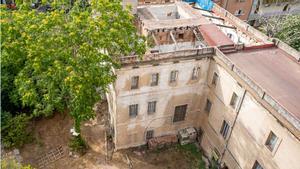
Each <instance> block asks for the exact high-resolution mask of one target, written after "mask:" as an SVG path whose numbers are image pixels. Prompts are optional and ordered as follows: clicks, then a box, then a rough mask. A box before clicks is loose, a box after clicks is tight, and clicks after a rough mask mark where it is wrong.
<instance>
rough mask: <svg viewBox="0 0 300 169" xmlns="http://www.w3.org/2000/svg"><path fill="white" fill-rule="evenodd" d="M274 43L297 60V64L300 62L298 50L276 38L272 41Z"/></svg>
mask: <svg viewBox="0 0 300 169" xmlns="http://www.w3.org/2000/svg"><path fill="white" fill-rule="evenodd" d="M272 41H273V42H274V43H275V45H276V46H277V47H278V48H280V49H282V50H284V51H285V52H286V53H288V54H289V55H291V56H292V57H293V58H295V59H296V61H297V62H300V52H298V51H297V50H296V49H294V48H292V47H290V46H289V45H287V44H286V43H284V42H282V41H280V40H279V39H276V38H274V39H272Z"/></svg>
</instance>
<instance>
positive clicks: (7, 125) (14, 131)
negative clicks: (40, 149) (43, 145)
mask: <svg viewBox="0 0 300 169" xmlns="http://www.w3.org/2000/svg"><path fill="white" fill-rule="evenodd" d="M29 120H30V117H29V116H27V115H26V114H18V115H15V116H12V115H11V114H10V113H8V112H2V113H1V136H2V144H3V145H4V147H6V148H11V147H21V146H22V145H24V144H25V143H27V142H28V141H30V140H31V134H30V132H29V131H28V130H27V124H28V123H29Z"/></svg>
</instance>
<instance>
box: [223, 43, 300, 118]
mask: <svg viewBox="0 0 300 169" xmlns="http://www.w3.org/2000/svg"><path fill="white" fill-rule="evenodd" d="M226 56H227V57H228V58H229V59H230V60H231V61H232V62H233V64H234V65H236V66H237V67H239V68H240V69H241V70H242V71H243V72H244V73H245V74H246V75H247V76H249V78H250V79H251V80H253V81H254V82H255V83H256V84H258V85H259V86H260V87H261V88H262V89H263V90H264V91H265V92H266V93H268V94H269V95H270V96H271V97H272V98H273V99H274V100H276V101H277V102H278V103H279V104H280V105H281V106H282V107H283V108H284V109H286V110H287V111H288V112H289V113H290V114H291V115H292V116H294V117H295V118H296V119H297V120H298V121H300V104H299V103H300V102H299V101H300V64H299V62H297V61H296V60H295V59H294V58H293V57H292V56H291V55H289V54H288V53H286V52H285V51H283V50H282V49H279V48H276V47H271V48H265V49H259V50H258V49H256V50H255V49H254V50H244V51H240V52H237V53H232V54H227V55H226Z"/></svg>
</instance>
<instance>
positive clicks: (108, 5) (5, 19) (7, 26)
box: [1, 0, 145, 132]
mask: <svg viewBox="0 0 300 169" xmlns="http://www.w3.org/2000/svg"><path fill="white" fill-rule="evenodd" d="M42 2H43V3H44V4H47V3H49V4H51V7H52V8H51V10H50V11H47V12H38V11H36V10H32V9H30V7H29V6H30V4H29V3H27V1H17V2H16V3H17V6H18V10H6V9H2V10H1V27H2V31H1V39H2V44H1V50H2V58H1V60H2V65H1V68H2V70H3V71H5V73H4V76H3V78H2V79H1V80H2V83H3V86H4V88H3V90H2V89H1V92H2V94H1V95H2V96H5V98H8V99H9V101H10V103H11V105H13V106H16V105H18V104H19V103H20V105H22V107H28V108H30V110H32V114H33V116H35V117H36V116H49V115H51V114H52V113H53V112H54V111H59V112H63V111H65V110H68V111H69V112H70V114H71V116H72V117H73V118H74V122H75V129H76V131H77V132H80V123H81V121H83V120H87V119H90V118H93V117H94V112H93V110H92V108H93V106H94V104H95V103H96V102H97V101H99V99H101V97H100V93H103V92H105V91H106V90H107V87H108V85H109V84H110V83H112V82H113V81H114V79H115V76H114V75H113V72H112V69H113V67H115V68H117V67H118V65H119V64H118V56H122V55H128V54H133V53H134V54H138V55H141V54H142V53H144V51H145V43H144V41H145V39H144V38H143V37H140V36H139V35H138V34H137V33H136V29H135V27H134V25H133V24H132V22H133V16H132V15H131V14H130V13H129V11H128V10H123V9H122V6H121V3H120V1H119V0H113V1H109V0H92V1H91V3H90V5H83V4H82V1H74V2H75V3H74V4H72V5H67V7H64V6H63V5H62V4H57V2H58V1H54V2H53V3H51V2H50V1H49V2H47V1H42ZM59 2H60V3H65V4H68V3H69V2H70V1H59ZM2 108H4V107H2ZM7 109H9V108H7Z"/></svg>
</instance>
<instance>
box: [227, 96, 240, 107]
mask: <svg viewBox="0 0 300 169" xmlns="http://www.w3.org/2000/svg"><path fill="white" fill-rule="evenodd" d="M238 101H239V96H238V95H237V94H236V93H235V92H233V93H232V95H231V99H230V103H229V105H230V106H231V107H232V108H233V109H235V108H236V106H237V104H238Z"/></svg>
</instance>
